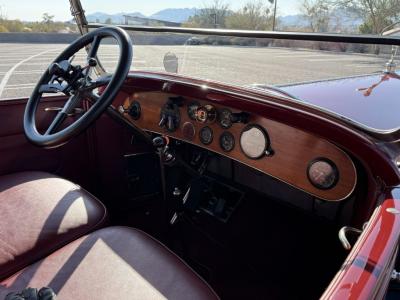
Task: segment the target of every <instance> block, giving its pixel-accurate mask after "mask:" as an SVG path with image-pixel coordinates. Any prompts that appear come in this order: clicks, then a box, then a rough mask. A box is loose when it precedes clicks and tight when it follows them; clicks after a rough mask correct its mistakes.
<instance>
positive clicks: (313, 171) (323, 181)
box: [307, 158, 339, 190]
mask: <svg viewBox="0 0 400 300" xmlns="http://www.w3.org/2000/svg"><path fill="white" fill-rule="evenodd" d="M307 176H308V179H309V180H310V182H311V183H312V185H313V186H315V187H316V188H318V189H320V190H328V189H331V188H333V187H334V186H335V185H336V183H337V182H338V180H339V171H338V169H337V167H336V165H335V164H334V162H332V161H331V160H329V159H327V158H317V159H314V160H313V161H311V162H310V164H309V165H308V170H307Z"/></svg>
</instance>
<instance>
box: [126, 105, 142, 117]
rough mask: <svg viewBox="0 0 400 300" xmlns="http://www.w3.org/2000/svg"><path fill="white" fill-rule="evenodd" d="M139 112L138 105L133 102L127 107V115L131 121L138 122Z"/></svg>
mask: <svg viewBox="0 0 400 300" xmlns="http://www.w3.org/2000/svg"><path fill="white" fill-rule="evenodd" d="M141 110H142V109H141V107H140V103H139V102H137V101H135V102H133V103H132V104H131V106H130V107H129V110H128V114H129V115H130V116H131V117H132V119H134V120H139V118H140V114H141Z"/></svg>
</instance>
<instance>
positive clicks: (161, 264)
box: [0, 227, 218, 300]
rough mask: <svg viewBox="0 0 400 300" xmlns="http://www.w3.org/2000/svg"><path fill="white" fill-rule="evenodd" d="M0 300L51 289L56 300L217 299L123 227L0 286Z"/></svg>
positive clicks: (177, 262) (157, 247)
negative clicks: (32, 289) (24, 291)
mask: <svg viewBox="0 0 400 300" xmlns="http://www.w3.org/2000/svg"><path fill="white" fill-rule="evenodd" d="M0 286H2V288H0V299H2V297H4V296H5V295H6V293H7V292H10V291H20V290H22V289H24V288H25V287H28V286H29V287H44V286H48V287H51V288H52V289H53V290H54V291H55V292H56V294H57V299H58V300H60V299H75V300H78V299H82V300H83V299H84V300H87V299H96V300H102V299H104V300H106V299H107V300H110V299H191V300H194V299H218V297H217V296H216V294H215V293H214V292H213V290H212V289H211V288H210V287H209V286H208V285H207V284H206V283H205V282H204V281H203V280H202V279H201V278H200V277H199V276H198V275H197V274H196V273H194V271H193V270H192V269H190V268H189V267H188V266H187V265H186V264H185V263H184V262H183V261H182V260H181V259H180V258H178V257H177V256H176V255H175V254H173V253H172V252H171V251H170V250H169V249H167V248H166V247H165V246H164V245H162V244H161V243H160V242H158V241H156V240H155V239H153V238H152V237H150V236H149V235H147V234H146V233H144V232H142V231H140V230H137V229H133V228H128V227H108V228H104V229H100V230H98V231H95V232H93V233H91V234H89V235H87V236H85V237H82V238H80V239H78V240H76V241H74V242H72V243H70V244H69V245H67V246H65V247H63V248H61V249H60V250H58V251H56V252H55V253H53V254H51V255H50V256H48V257H46V258H45V259H43V260H41V261H39V262H37V263H35V264H33V265H31V266H29V267H27V268H26V269H24V270H22V271H20V272H19V273H17V274H15V275H13V276H12V277H10V278H8V279H6V280H3V281H2V282H0Z"/></svg>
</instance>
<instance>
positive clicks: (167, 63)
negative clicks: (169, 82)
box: [164, 52, 179, 73]
mask: <svg viewBox="0 0 400 300" xmlns="http://www.w3.org/2000/svg"><path fill="white" fill-rule="evenodd" d="M178 65H179V63H178V57H177V56H176V55H175V53H172V52H167V53H166V54H165V55H164V69H165V71H167V72H168V73H178Z"/></svg>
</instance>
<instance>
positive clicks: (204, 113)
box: [196, 104, 217, 123]
mask: <svg viewBox="0 0 400 300" xmlns="http://www.w3.org/2000/svg"><path fill="white" fill-rule="evenodd" d="M216 118H217V110H216V109H215V107H214V106H212V105H209V104H207V105H205V106H200V107H198V108H197V110H196V119H197V121H198V122H200V123H206V122H207V123H213V122H214V121H215V119H216Z"/></svg>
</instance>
